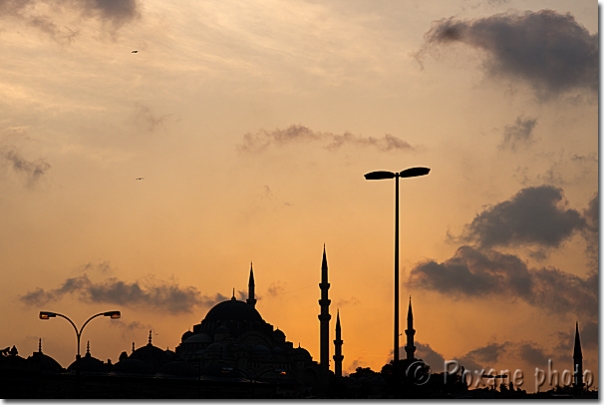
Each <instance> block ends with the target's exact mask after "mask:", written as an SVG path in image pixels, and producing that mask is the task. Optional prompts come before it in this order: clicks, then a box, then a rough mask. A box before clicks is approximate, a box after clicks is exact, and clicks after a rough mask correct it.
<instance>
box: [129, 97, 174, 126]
mask: <svg viewBox="0 0 604 405" xmlns="http://www.w3.org/2000/svg"><path fill="white" fill-rule="evenodd" d="M170 119H172V115H171V114H163V115H157V114H155V113H154V112H153V111H152V110H151V108H149V107H148V106H146V105H142V104H138V103H137V104H136V107H135V111H134V113H133V114H132V116H131V118H130V121H131V122H132V123H134V124H135V125H137V126H141V127H143V128H144V129H145V130H146V131H148V132H153V131H155V129H156V128H158V127H164V128H165V125H164V124H165V123H166V122H167V121H169V120H170Z"/></svg>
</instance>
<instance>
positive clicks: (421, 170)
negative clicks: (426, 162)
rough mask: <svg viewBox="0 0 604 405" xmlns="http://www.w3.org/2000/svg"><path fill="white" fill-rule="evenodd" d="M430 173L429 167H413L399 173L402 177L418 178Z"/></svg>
mask: <svg viewBox="0 0 604 405" xmlns="http://www.w3.org/2000/svg"><path fill="white" fill-rule="evenodd" d="M428 173H430V168H429V167H411V168H409V169H405V170H403V171H402V172H400V173H399V176H400V177H418V176H425V175H426V174H428Z"/></svg>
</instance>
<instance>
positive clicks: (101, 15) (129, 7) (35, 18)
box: [0, 0, 140, 41]
mask: <svg viewBox="0 0 604 405" xmlns="http://www.w3.org/2000/svg"><path fill="white" fill-rule="evenodd" d="M40 6H44V7H40ZM40 10H53V12H57V13H58V12H63V11H64V10H71V11H74V12H76V13H78V14H79V15H81V16H83V17H89V18H98V19H99V20H101V21H102V22H103V23H107V24H109V26H110V29H111V30H116V29H118V28H119V27H121V26H122V25H124V24H126V23H128V22H130V21H132V20H134V19H136V18H138V17H139V15H140V5H139V3H138V1H137V0H68V1H63V0H0V18H2V17H5V18H6V17H12V18H17V19H20V20H22V21H25V22H26V23H27V24H28V25H30V26H32V27H36V28H38V29H40V30H41V31H42V32H44V33H45V34H48V35H50V36H52V37H53V38H55V39H61V38H62V39H67V40H69V41H71V40H72V39H73V38H74V37H75V36H76V35H77V33H78V31H77V30H73V29H71V28H68V27H67V28H63V29H62V28H60V27H58V26H57V25H56V24H55V23H54V21H53V19H52V15H42V14H39V13H40Z"/></svg>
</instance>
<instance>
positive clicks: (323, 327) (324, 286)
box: [319, 245, 331, 371]
mask: <svg viewBox="0 0 604 405" xmlns="http://www.w3.org/2000/svg"><path fill="white" fill-rule="evenodd" d="M319 288H320V289H321V299H320V300H319V305H320V306H321V314H320V315H319V321H320V352H321V354H320V358H319V360H320V361H319V363H320V365H321V368H322V369H323V370H324V371H327V370H329V320H330V319H331V315H330V314H329V304H331V300H330V299H329V282H328V281H327V255H326V253H325V245H323V263H322V264H321V283H320V284H319Z"/></svg>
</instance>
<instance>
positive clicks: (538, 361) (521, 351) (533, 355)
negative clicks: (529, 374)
mask: <svg viewBox="0 0 604 405" xmlns="http://www.w3.org/2000/svg"><path fill="white" fill-rule="evenodd" d="M516 355H517V357H519V358H520V359H522V360H524V361H526V362H527V363H528V364H531V365H536V366H539V367H544V366H546V365H547V361H548V360H549V359H551V358H552V356H551V355H550V354H547V353H545V350H544V349H543V348H542V347H540V346H538V345H537V344H535V343H533V342H522V343H518V344H517V349H516Z"/></svg>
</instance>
